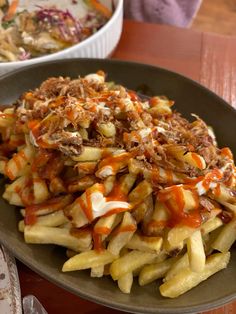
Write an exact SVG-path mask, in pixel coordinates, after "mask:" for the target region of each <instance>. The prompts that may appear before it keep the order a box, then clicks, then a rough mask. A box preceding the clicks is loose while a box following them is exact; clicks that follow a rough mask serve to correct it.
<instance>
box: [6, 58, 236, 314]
mask: <svg viewBox="0 0 236 314" xmlns="http://www.w3.org/2000/svg"><path fill="white" fill-rule="evenodd" d="M99 69H102V70H104V71H105V72H106V73H108V79H109V80H114V81H116V82H119V83H121V84H123V85H125V86H127V87H128V88H130V89H134V90H138V91H139V92H141V93H144V94H145V93H146V94H148V95H154V94H157V95H166V96H168V97H170V98H171V99H174V100H175V101H176V108H177V109H178V110H179V111H180V112H182V113H183V114H184V115H185V116H186V117H188V118H189V117H190V114H191V113H192V112H194V113H196V114H197V115H199V116H201V117H202V118H203V119H204V120H205V121H206V122H207V123H208V124H210V125H212V126H213V127H214V129H215V132H216V135H217V139H218V142H219V145H220V146H229V147H230V148H231V149H232V150H233V152H234V153H236V141H235V134H236V111H235V110H234V109H233V108H231V107H230V106H229V105H228V104H226V103H225V102H224V101H223V100H222V99H221V98H219V97H218V96H216V95H215V94H213V93H212V92H210V91H209V90H207V89H205V88H204V87H202V86H200V85H199V84H197V83H195V82H193V81H191V80H189V79H187V78H185V77H183V76H181V75H179V74H176V73H173V72H170V71H167V70H164V69H160V68H156V67H152V66H148V65H142V64H135V63H126V62H121V61H111V60H95V59H93V60H87V59H83V60H79V59H74V60H64V61H56V62H51V63H46V64H41V65H34V66H30V67H27V68H25V69H22V70H18V71H16V72H14V73H11V74H8V75H5V76H4V77H3V78H2V79H1V80H0V103H1V104H9V103H11V102H12V101H14V100H15V99H17V97H18V96H19V95H20V94H21V93H22V92H23V91H26V90H28V89H30V88H34V87H36V86H37V85H39V84H40V82H42V81H43V80H45V79H46V78H48V77H50V76H59V75H67V76H71V77H76V76H78V74H81V75H84V74H87V73H90V72H94V71H97V70H99ZM0 217H1V219H0V241H1V242H2V243H3V244H4V245H5V246H6V247H7V248H8V249H9V250H10V251H12V253H13V254H14V255H15V256H16V257H17V258H18V259H20V260H21V261H22V262H23V263H25V264H26V265H28V266H29V267H30V268H32V269H33V270H35V271H36V272H38V273H39V274H41V275H42V276H44V277H45V278H47V279H49V280H51V281H53V282H54V283H55V284H57V285H59V286H61V287H63V288H65V289H67V290H69V291H71V292H73V293H75V294H77V295H79V296H81V297H83V298H86V299H89V300H91V301H94V302H97V303H101V304H103V305H106V306H110V307H113V308H117V309H120V310H124V311H129V312H136V313H172V314H177V313H193V312H201V311H203V310H207V309H210V308H213V307H218V306H220V305H223V304H225V303H227V302H230V301H232V300H233V299H234V298H235V297H236V280H235V278H236V251H235V249H233V250H232V257H231V261H230V264H229V266H228V268H227V269H225V270H223V271H221V272H219V273H217V274H216V275H214V276H212V277H211V278H209V279H208V280H206V281H205V282H203V283H202V284H200V285H199V286H198V287H196V288H194V289H192V290H191V291H190V292H188V293H186V294H184V295H183V296H181V297H179V298H177V299H173V300H172V299H164V298H162V297H161V296H160V294H159V290H158V285H157V284H156V283H153V284H150V285H147V286H145V287H139V286H138V284H137V283H135V284H134V286H133V288H132V293H131V294H130V295H125V294H123V293H121V292H120V291H119V289H118V288H117V285H116V284H115V283H114V282H113V281H112V280H111V279H110V278H101V279H92V278H90V277H89V272H86V271H82V272H71V273H62V272H61V267H62V265H63V263H64V261H65V260H66V258H65V252H64V250H62V249H60V248H56V247H55V246H50V245H45V246H43V245H27V244H25V243H24V241H23V237H22V234H20V233H19V232H18V231H17V221H18V218H19V217H18V213H17V210H15V209H14V207H13V206H10V205H8V204H6V203H5V202H4V201H3V200H2V199H0ZM65 302H66V300H65Z"/></svg>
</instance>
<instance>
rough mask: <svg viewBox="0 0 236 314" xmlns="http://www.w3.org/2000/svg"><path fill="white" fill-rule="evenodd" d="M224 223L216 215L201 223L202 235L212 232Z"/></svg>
mask: <svg viewBox="0 0 236 314" xmlns="http://www.w3.org/2000/svg"><path fill="white" fill-rule="evenodd" d="M222 225H223V221H222V220H221V219H220V218H219V217H215V218H213V219H210V220H208V221H207V222H205V223H204V224H202V225H201V227H200V229H201V233H202V235H206V234H208V233H210V232H212V231H213V230H215V229H217V228H219V227H221V226H222Z"/></svg>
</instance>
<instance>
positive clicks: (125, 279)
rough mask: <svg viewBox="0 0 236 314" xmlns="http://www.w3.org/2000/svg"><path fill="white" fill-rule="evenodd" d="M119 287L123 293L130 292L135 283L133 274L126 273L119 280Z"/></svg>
mask: <svg viewBox="0 0 236 314" xmlns="http://www.w3.org/2000/svg"><path fill="white" fill-rule="evenodd" d="M117 284H118V287H119V288H120V290H121V291H122V292H123V293H127V294H128V293H130V291H131V287H132V284H133V274H132V272H131V273H126V274H124V275H123V276H122V277H120V278H119V279H118V280H117Z"/></svg>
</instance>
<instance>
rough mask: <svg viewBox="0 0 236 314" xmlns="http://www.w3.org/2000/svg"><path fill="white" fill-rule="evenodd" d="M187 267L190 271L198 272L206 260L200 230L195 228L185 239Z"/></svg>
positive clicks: (201, 269)
mask: <svg viewBox="0 0 236 314" xmlns="http://www.w3.org/2000/svg"><path fill="white" fill-rule="evenodd" d="M187 249H188V257H189V267H190V269H191V270H192V271H194V272H198V273H200V272H201V271H203V269H204V267H205V262H206V255H205V252H204V246H203V241H202V235H201V231H200V230H197V231H195V232H194V233H193V234H191V236H190V237H189V238H188V239H187Z"/></svg>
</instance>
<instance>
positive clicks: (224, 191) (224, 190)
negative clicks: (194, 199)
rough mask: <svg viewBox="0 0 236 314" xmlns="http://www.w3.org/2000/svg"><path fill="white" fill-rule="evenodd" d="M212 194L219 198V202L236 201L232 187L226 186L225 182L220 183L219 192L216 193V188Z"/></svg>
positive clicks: (216, 198)
mask: <svg viewBox="0 0 236 314" xmlns="http://www.w3.org/2000/svg"><path fill="white" fill-rule="evenodd" d="M210 195H211V196H212V197H213V198H214V199H215V200H217V202H219V203H223V202H227V203H235V196H234V195H232V193H231V189H230V188H228V187H226V186H225V185H224V184H219V187H218V192H217V193H214V190H213V192H212V193H210Z"/></svg>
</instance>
